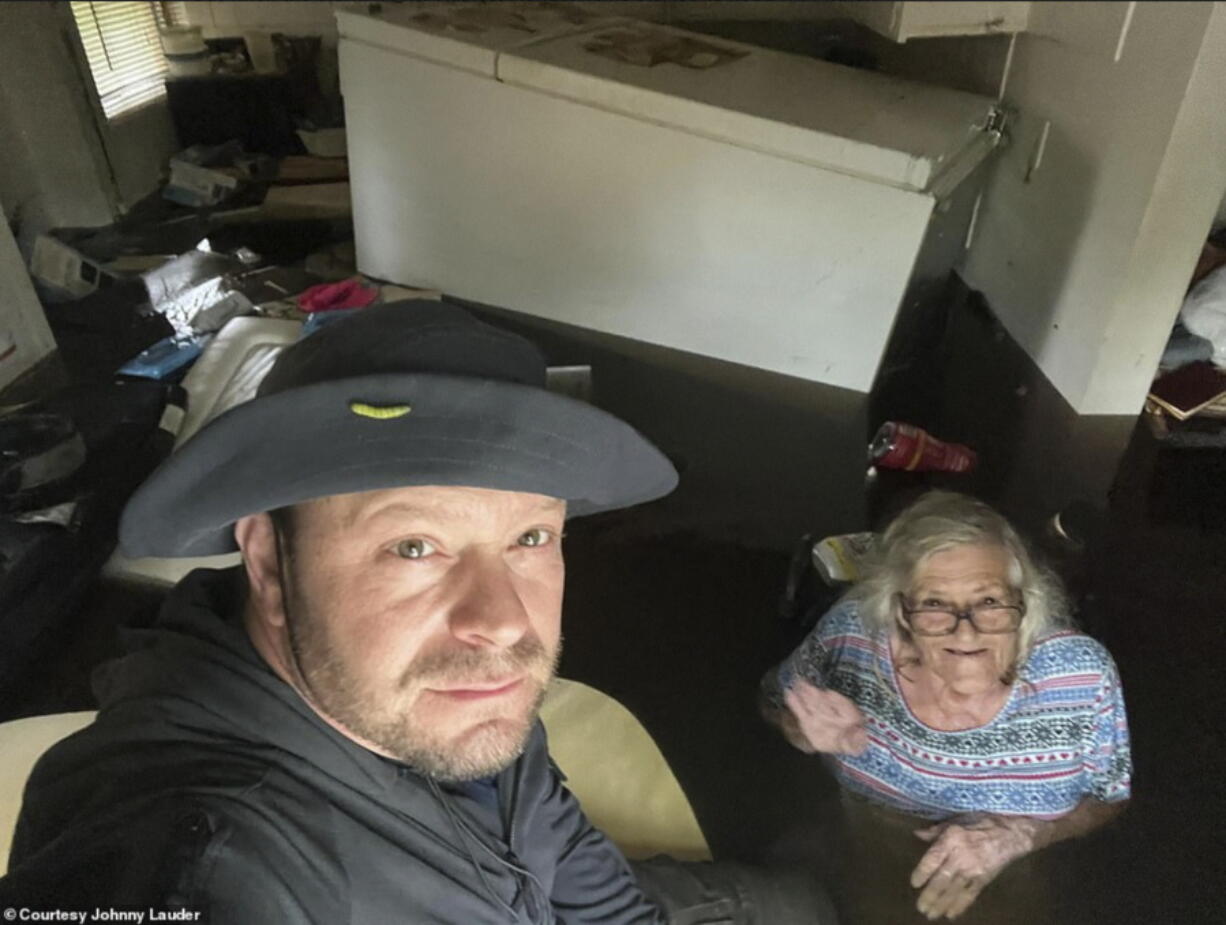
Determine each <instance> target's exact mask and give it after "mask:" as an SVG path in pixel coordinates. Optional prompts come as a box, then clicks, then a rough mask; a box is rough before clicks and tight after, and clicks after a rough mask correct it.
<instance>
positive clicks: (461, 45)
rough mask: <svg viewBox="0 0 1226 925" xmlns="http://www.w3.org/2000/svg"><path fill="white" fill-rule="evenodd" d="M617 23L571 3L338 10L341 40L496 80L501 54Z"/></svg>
mask: <svg viewBox="0 0 1226 925" xmlns="http://www.w3.org/2000/svg"><path fill="white" fill-rule="evenodd" d="M617 21H618V20H616V19H614V18H612V17H607V16H598V15H596V14H594V13H591V12H588V11H587V10H584V9H582V8H580V7H578V6H576V5H575V4H573V3H546V2H523V3H520V2H510V3H455V4H451V5H440V6H438V7H434V8H427V9H423V8H422V7H421V6H420V5H419V4H411V5H405V6H400V5H395V6H393V5H390V4H384V5H383V6H382V9H381V10H379V11H378V12H370V10H369V7H368V5H367V4H355V5H354V6H352V7H347V8H340V9H338V10H337V12H336V24H337V30H338V31H339V33H340V35H341V37H342V38H348V39H355V40H357V41H360V42H365V43H367V44H369V45H375V46H378V47H380V48H386V49H389V50H391V51H399V52H403V53H405V54H409V55H413V56H414V57H418V58H425V59H427V60H430V61H436V62H438V63H440V64H447V65H450V66H452V67H457V68H460V69H461V70H465V71H473V72H474V73H477V74H484V75H485V76H487V77H493V76H495V72H496V70H497V67H496V61H497V58H498V55H499V53H500V52H502V51H505V50H507V49H511V48H518V47H521V46H524V45H527V44H531V43H533V42H538V41H541V40H543V39H547V38H550V37H553V36H560V35H567V34H570V33H572V32H575V31H582V30H585V29H589V28H592V27H594V26H599V25H601V24H602V23H611V22H617Z"/></svg>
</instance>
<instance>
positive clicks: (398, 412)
mask: <svg viewBox="0 0 1226 925" xmlns="http://www.w3.org/2000/svg"><path fill="white" fill-rule="evenodd" d="M349 410H350V411H352V412H353V413H354V414H356V415H359V416H360V417H364V418H371V419H372V420H375V421H390V420H392V419H393V418H402V417H404V416H405V415H406V414H408V413H409V412H410V411H412V410H413V406H412V405H370V404H367V403H366V402H364V401H351V402H350V403H349Z"/></svg>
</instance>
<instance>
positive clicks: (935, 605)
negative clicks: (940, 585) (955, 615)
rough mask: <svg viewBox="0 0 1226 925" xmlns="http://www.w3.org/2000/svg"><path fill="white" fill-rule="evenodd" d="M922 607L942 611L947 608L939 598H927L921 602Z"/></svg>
mask: <svg viewBox="0 0 1226 925" xmlns="http://www.w3.org/2000/svg"><path fill="white" fill-rule="evenodd" d="M920 606H921V607H924V608H927V609H940V608H942V607H945V606H946V604H945V602H944V601H943V600H941V599H940V598H939V597H926V598H924V599H923V600H922V601H920Z"/></svg>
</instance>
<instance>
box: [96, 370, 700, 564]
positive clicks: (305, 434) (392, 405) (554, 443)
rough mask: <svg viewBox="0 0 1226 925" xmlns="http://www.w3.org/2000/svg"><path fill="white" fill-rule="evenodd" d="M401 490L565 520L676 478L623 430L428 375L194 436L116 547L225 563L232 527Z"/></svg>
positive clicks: (134, 509)
mask: <svg viewBox="0 0 1226 925" xmlns="http://www.w3.org/2000/svg"><path fill="white" fill-rule="evenodd" d="M380 409H382V411H381V410H380ZM411 485H448V486H450V485H455V486H469V487H474V488H492V489H500V490H503V491H519V492H529V493H532V494H541V495H548V496H550V497H555V498H561V499H563V500H565V501H566V502H567V516H568V517H574V516H581V515H584V514H594V513H597V512H599V511H607V510H613V509H616V508H622V507H629V506H630V505H633V504H639V503H642V502H644V501H650V500H653V499H655V498H659V497H661V496H663V495H666V494H668V493H669V492H670V491H672V490H673V488H675V487H676V485H677V473H676V470H675V469H674V468H673V466H672V464H671V463H670V462H669V461H668V459H667V457H665V456H664V454H662V453H661V452H660V451H659V450H657V449H656V448H655V447H654V446H653V445H652V444H651V443H650V442H648V441H647V440H646V439H645V438H644V437H642V436H641V435H640V434H639V433H638V432H637V431H636V430H634V428H632V427H630V426H629V425H628V424H626V423H625V422H623V421H621V420H619V419H617V418H615V417H613V416H612V415H610V414H607V413H606V412H604V411H601V410H600V409H598V408H595V407H593V406H592V405H588V404H586V403H584V402H581V401H577V400H575V399H572V398H568V397H566V396H563V395H557V394H554V393H552V392H548V391H546V390H544V389H541V388H535V387H532V386H525V385H518V384H515V383H508V382H504V381H498V380H493V379H475V378H467V377H459V376H446V375H438V374H402V375H387V374H382V375H377V376H366V377H359V378H352V379H342V380H337V381H330V382H323V383H318V384H314V385H309V386H303V387H300V388H293V389H288V390H286V391H283V392H278V393H276V394H273V395H268V396H265V397H260V398H255V399H253V400H251V401H249V402H246V403H244V404H242V405H239V406H238V407H236V408H233V409H231V410H230V411H228V412H227V413H225V414H223V415H221V416H220V417H218V418H217V419H216V420H214V421H212V422H211V423H209V424H208V425H207V426H206V427H204V428H202V429H201V430H200V432H199V433H197V434H196V435H195V436H194V437H192V439H191V440H189V441H188V442H187V443H186V444H184V445H183V446H182V447H181V448H180V449H179V450H177V451H176V452H175V453H174V454H173V455H172V456H171V457H170V458H169V459H167V460H166V461H165V462H164V463H163V464H162V465H161V466H160V467H159V468H158V469H157V470H156V471H155V472H154V473H153V474H152V475H151V476H150V477H149V478H148V479H147V480H146V481H145V483H144V484H143V485H142V486H141V487H140V488H139V489H138V490H137V492H136V493H135V494H134V495H133V496H132V498H131V500H130V501H129V502H128V505H127V508H126V509H125V510H124V514H123V518H122V520H121V522H120V529H119V540H120V548H121V549H122V550H123V552H124V554H125V555H128V556H134V557H135V556H211V555H218V554H221V553H227V552H233V551H234V550H235V549H236V548H237V546H236V545H235V542H234V531H233V526H234V523H235V521H237V520H239V519H240V518H242V517H246V516H248V515H250V514H255V513H260V512H263V511H270V510H274V509H276V508H280V507H285V506H287V505H291V504H297V503H299V502H302V501H307V500H310V499H312V498H320V497H324V496H327V495H340V494H348V493H351V492H362V491H373V490H377V489H385V488H397V487H403V486H411Z"/></svg>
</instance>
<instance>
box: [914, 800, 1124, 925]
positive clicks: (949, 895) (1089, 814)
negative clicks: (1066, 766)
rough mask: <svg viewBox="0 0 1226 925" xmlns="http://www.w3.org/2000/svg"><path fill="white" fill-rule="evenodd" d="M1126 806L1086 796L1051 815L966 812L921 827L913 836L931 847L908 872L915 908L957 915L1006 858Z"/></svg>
mask: <svg viewBox="0 0 1226 925" xmlns="http://www.w3.org/2000/svg"><path fill="white" fill-rule="evenodd" d="M1126 805H1127V801H1126V800H1121V801H1119V802H1115V803H1104V802H1103V801H1101V800H1096V799H1094V798H1093V797H1086V798H1085V799H1083V800H1082V801H1081V802H1080V803H1078V804H1077V806H1075V807H1074V808H1073V810H1072V811H1071V812H1069V813H1066V814H1065V815H1063V816H1060V817H1059V818H1057V819H1036V818H1034V817H1033V816H999V815H994V814H972V815H970V816H965V817H960V818H954V819H950V820H948V821H946V822H942V823H939V824H938V825H934V826H930V827H929V828H926V829H921V830H920V831H918V832H916V833H915V834H916V835H918V836H919V837H920V838H922V839H924V840H925V841H931V842H932V847H931V848H929V849H928V850H927V851H926V852H925V853H924V856H923V858H921V859H920V862H919V864H918V865H916V868H915V871H914V872H913V873H912V874H911V885H912V886H913V887H915V888H916V889H919V888H920V887H922V888H923V889H922V890H921V891H920V895H919V897H918V899H917V900H916V908H918V909H919V911H920V912H921V913H923V914H924V915H925V916H927V917H928V918H929V919H937V918H940V917H941V916H947V917H948V918H951V919H954V918H957V917H958V916H959V915H961V914H962V913H963V912H965V911H966V909H967V908H968V907H969V906H970V905H971V903H973V902H974V901H975V899H976V897H978V896H979V894H980V892H982V890H983V888H984V887H985V886H987V885H988V884H989V883H991V882H992V881H993V880H994V879H995V878H996V875H997V874H999V873H1000V872H1001V871H1002V870H1004V869H1005V867H1007V866H1008V865H1009V864H1010V863H1011V862H1013V861H1015V860H1017V859H1018V858H1020V857H1023V856H1024V855H1027V854H1030V853H1031V852H1033V851H1038V850H1039V849H1041V848H1046V847H1047V846H1048V845H1054V844H1055V843H1056V842H1060V841H1064V840H1065V839H1068V838H1080V837H1081V836H1082V835H1087V834H1089V833H1090V832H1092V831H1094V830H1095V829H1097V828H1099V827H1100V826H1102V825H1105V824H1106V823H1108V822H1110V821H1111V820H1112V819H1114V818H1115V817H1116V816H1118V815H1119V814H1120V813H1121V812H1123V810H1124V807H1125V806H1126Z"/></svg>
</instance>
